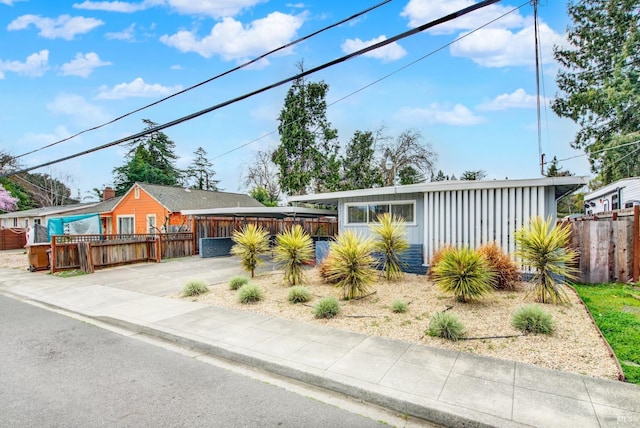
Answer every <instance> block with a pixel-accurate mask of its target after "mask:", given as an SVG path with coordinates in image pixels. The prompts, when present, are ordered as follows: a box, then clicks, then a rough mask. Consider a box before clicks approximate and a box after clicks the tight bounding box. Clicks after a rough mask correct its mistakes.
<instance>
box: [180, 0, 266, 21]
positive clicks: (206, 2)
mask: <svg viewBox="0 0 640 428" xmlns="http://www.w3.org/2000/svg"><path fill="white" fill-rule="evenodd" d="M264 1H266V0H168V1H167V2H168V3H169V6H171V7H173V8H174V9H175V10H176V11H178V13H182V14H185V15H206V16H211V17H213V18H225V17H230V16H235V15H237V14H238V13H240V12H241V11H242V10H244V9H248V8H250V7H253V6H255V5H256V4H259V3H263V2H264Z"/></svg>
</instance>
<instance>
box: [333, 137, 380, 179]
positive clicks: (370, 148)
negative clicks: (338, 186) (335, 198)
mask: <svg viewBox="0 0 640 428" xmlns="http://www.w3.org/2000/svg"><path fill="white" fill-rule="evenodd" d="M375 152H376V150H375V137H374V135H373V133H372V132H371V131H356V132H355V133H354V134H353V137H352V138H351V140H350V141H349V144H348V145H347V148H346V150H345V154H344V157H343V158H342V169H343V171H344V183H343V184H342V189H343V190H354V189H368V188H371V187H379V186H382V174H381V172H380V169H379V168H378V167H377V166H376V165H375Z"/></svg>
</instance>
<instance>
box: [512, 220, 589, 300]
mask: <svg viewBox="0 0 640 428" xmlns="http://www.w3.org/2000/svg"><path fill="white" fill-rule="evenodd" d="M570 233H571V228H570V226H569V225H564V226H560V225H555V226H553V227H552V226H551V218H548V219H547V220H543V219H542V218H541V217H535V218H533V219H532V220H531V221H530V222H529V225H528V226H523V227H522V228H520V229H519V230H517V231H516V233H515V239H516V253H515V254H516V256H517V257H520V258H521V261H522V264H523V265H525V266H529V267H531V268H533V270H534V273H533V278H532V279H531V282H533V288H532V289H531V290H530V291H529V293H528V295H530V294H533V295H534V297H535V300H536V301H537V302H540V303H554V304H561V303H567V302H568V301H569V297H568V296H567V293H566V292H565V291H564V290H563V289H562V282H564V279H575V272H576V269H575V268H573V267H571V265H570V264H571V263H572V262H573V261H574V259H575V258H576V257H577V253H576V251H575V250H573V249H570V248H567V244H568V243H569V237H570Z"/></svg>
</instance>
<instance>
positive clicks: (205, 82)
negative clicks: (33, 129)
mask: <svg viewBox="0 0 640 428" xmlns="http://www.w3.org/2000/svg"><path fill="white" fill-rule="evenodd" d="M389 2H391V0H384V1H382V2H380V3H378V4H376V5H375V6H371V7H369V8H368V9H365V10H363V11H361V12H358V13H356V14H354V15H351V16H349V17H348V18H345V19H342V20H340V21H338V22H336V23H334V24H331V25H329V26H327V27H324V28H321V29H320V30H317V31H314V32H313V33H310V34H307V35H306V36H303V37H300V38H299V39H296V40H294V41H292V42H289V43H287V44H286V45H282V46H280V47H279V48H276V49H273V50H271V51H269V52H267V53H264V54H262V55H260V56H258V57H256V58H254V59H252V60H250V61H247V62H245V63H243V64H240V65H238V66H237V67H234V68H232V69H229V70H227V71H225V72H223V73H220V74H218V75H216V76H213V77H211V78H209V79H207V80H204V81H202V82H200V83H196V84H195V85H192V86H189V87H188V88H185V89H183V90H181V91H178V92H175V93H173V94H171V95H169V96H166V97H164V98H161V99H159V100H157V101H154V102H152V103H151V104H147V105H145V106H143V107H140V108H138V109H135V110H133V111H130V112H129V113H125V114H123V115H121V116H118V117H116V118H115V119H112V120H110V121H108V122H104V123H102V124H100V125H96V126H94V127H92V128H88V129H85V130H84V131H80V132H78V133H75V134H73V135H71V136H69V137H66V138H63V139H61V140H58V141H55V142H53V143H50V144H47V145H45V146H42V147H40V148H37V149H34V150H31V151H29V152H26V153H22V154H21V155H18V156H14V159H18V158H21V157H24V156H27V155H30V154H33V153H36V152H39V151H41V150H44V149H47V148H49V147H53V146H55V145H57V144H60V143H64V142H65V141H69V140H71V139H73V138H76V137H78V136H80V135H82V134H85V133H87V132H90V131H95V130H97V129H100V128H103V127H105V126H107V125H111V124H112V123H115V122H117V121H119V120H122V119H124V118H125V117H128V116H131V115H132V114H135V113H139V112H141V111H142V110H145V109H148V108H149V107H153V106H155V105H158V104H160V103H163V102H165V101H167V100H169V99H171V98H173V97H176V96H178V95H181V94H184V93H185V92H189V91H191V90H193V89H196V88H199V87H200V86H203V85H205V84H207V83H211V82H212V81H214V80H217V79H219V78H220V77H223V76H226V75H227V74H231V73H233V72H235V71H238V70H240V69H242V68H245V67H248V66H249V65H251V64H255V63H256V62H258V61H261V60H263V59H265V58H266V57H268V56H269V55H272V54H274V53H276V52H279V51H281V50H284V49H287V48H290V47H292V46H294V45H297V44H298V43H300V42H303V41H305V40H308V39H310V38H312V37H315V36H317V35H318V34H320V33H323V32H325V31H327V30H330V29H332V28H335V27H337V26H339V25H342V24H344V23H346V22H349V21H351V20H353V19H355V18H358V17H360V16H362V15H364V14H366V13H369V12H371V11H372V10H374V9H377V8H379V7H380V6H383V5H385V4H387V3H389Z"/></svg>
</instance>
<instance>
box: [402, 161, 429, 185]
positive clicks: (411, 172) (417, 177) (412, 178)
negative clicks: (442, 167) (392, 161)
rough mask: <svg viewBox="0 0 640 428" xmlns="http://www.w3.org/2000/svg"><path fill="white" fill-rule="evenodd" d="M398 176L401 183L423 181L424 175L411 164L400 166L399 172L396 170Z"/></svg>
mask: <svg viewBox="0 0 640 428" xmlns="http://www.w3.org/2000/svg"><path fill="white" fill-rule="evenodd" d="M398 177H399V178H400V184H402V185H404V184H416V183H422V182H423V181H424V176H423V175H422V174H420V173H419V172H418V170H417V169H415V168H414V167H412V166H411V165H409V166H406V167H404V168H402V169H401V170H400V172H398Z"/></svg>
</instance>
